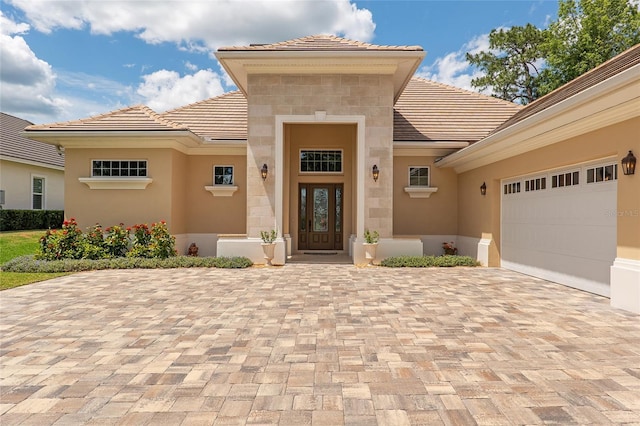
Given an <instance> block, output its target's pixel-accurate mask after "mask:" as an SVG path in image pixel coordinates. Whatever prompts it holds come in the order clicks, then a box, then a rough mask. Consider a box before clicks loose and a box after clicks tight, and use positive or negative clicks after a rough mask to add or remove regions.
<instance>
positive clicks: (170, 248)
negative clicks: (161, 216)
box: [149, 220, 178, 259]
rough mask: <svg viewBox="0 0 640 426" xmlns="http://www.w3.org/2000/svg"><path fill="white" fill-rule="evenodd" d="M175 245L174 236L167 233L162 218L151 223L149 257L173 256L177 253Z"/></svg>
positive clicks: (165, 224) (162, 257) (167, 230)
mask: <svg viewBox="0 0 640 426" xmlns="http://www.w3.org/2000/svg"><path fill="white" fill-rule="evenodd" d="M175 246H176V238H175V237H174V236H173V235H171V234H169V229H168V228H167V223H166V222H165V221H164V220H163V221H161V222H159V223H153V224H151V241H150V242H149V249H150V251H151V257H158V258H160V259H166V258H167V257H171V256H175V255H177V254H178V253H177V252H176V249H175Z"/></svg>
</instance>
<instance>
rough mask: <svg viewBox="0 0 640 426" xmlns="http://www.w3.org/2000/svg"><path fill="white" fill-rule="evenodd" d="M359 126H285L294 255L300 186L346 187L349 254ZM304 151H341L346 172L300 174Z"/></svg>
mask: <svg viewBox="0 0 640 426" xmlns="http://www.w3.org/2000/svg"><path fill="white" fill-rule="evenodd" d="M355 143H356V126H355V125H353V124H288V125H285V153H287V154H286V158H285V168H286V170H287V173H286V179H285V182H284V187H285V194H284V204H285V206H286V207H285V209H284V211H285V215H284V220H283V222H284V226H283V232H284V233H285V234H291V240H292V247H293V251H294V252H295V251H296V250H297V246H298V244H297V243H298V234H297V230H298V219H299V218H298V207H299V195H300V194H299V191H298V186H299V184H300V183H342V184H343V185H344V189H343V190H344V195H343V218H344V221H343V227H344V228H343V235H344V236H346V237H345V238H344V247H343V249H344V250H347V249H348V247H347V244H348V240H349V238H348V236H349V235H350V234H351V233H352V232H354V231H353V230H354V229H355V220H356V218H355V200H354V194H355V187H354V179H353V170H354V169H355V158H354V153H355ZM301 149H341V150H342V161H343V172H342V173H336V174H327V173H323V174H318V173H301V172H300V150H301Z"/></svg>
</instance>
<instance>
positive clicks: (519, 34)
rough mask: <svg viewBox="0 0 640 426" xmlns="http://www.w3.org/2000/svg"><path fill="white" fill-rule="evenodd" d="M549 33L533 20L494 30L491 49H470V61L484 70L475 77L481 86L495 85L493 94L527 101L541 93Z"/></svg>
mask: <svg viewBox="0 0 640 426" xmlns="http://www.w3.org/2000/svg"><path fill="white" fill-rule="evenodd" d="M545 37H546V34H545V32H544V31H543V30H540V29H538V28H536V27H535V26H533V25H531V24H527V25H526V26H524V27H512V28H510V29H508V30H504V29H499V30H496V29H494V30H492V31H491V33H490V34H489V49H490V50H489V51H488V52H484V51H483V52H479V53H477V54H470V53H467V55H466V56H467V61H469V62H470V63H471V64H472V65H475V66H477V67H478V68H480V69H481V70H482V71H484V73H485V74H484V76H482V77H478V78H474V79H473V80H471V85H472V86H473V87H475V88H477V89H480V90H486V89H487V88H491V89H492V90H493V96H496V97H498V98H501V99H505V100H508V101H512V102H513V101H519V102H520V103H522V104H527V103H529V102H531V101H533V100H534V99H536V98H537V97H538V91H539V88H538V86H539V73H540V70H539V67H540V60H541V58H542V57H543V53H542V50H541V49H542V46H543V45H544V42H545Z"/></svg>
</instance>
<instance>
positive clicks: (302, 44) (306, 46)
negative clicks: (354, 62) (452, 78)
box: [218, 35, 423, 51]
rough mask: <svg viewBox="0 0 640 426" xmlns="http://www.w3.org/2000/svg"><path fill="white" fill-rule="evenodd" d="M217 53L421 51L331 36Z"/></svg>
mask: <svg viewBox="0 0 640 426" xmlns="http://www.w3.org/2000/svg"><path fill="white" fill-rule="evenodd" d="M218 50H219V51H264V50H269V51H278V50H347V51H354V50H360V51H366V50H368V51H380V50H384V51H389V50H399V51H416V50H417V51H422V50H423V49H422V47H420V46H378V45H375V44H369V43H363V42H361V41H355V40H349V39H346V38H341V37H336V36H333V35H313V36H307V37H302V38H296V39H293V40H287V41H282V42H279V43H272V44H251V45H249V46H230V47H221V48H220V49H218Z"/></svg>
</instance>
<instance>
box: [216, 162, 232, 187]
mask: <svg viewBox="0 0 640 426" xmlns="http://www.w3.org/2000/svg"><path fill="white" fill-rule="evenodd" d="M213 184H214V185H233V166H213Z"/></svg>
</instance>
